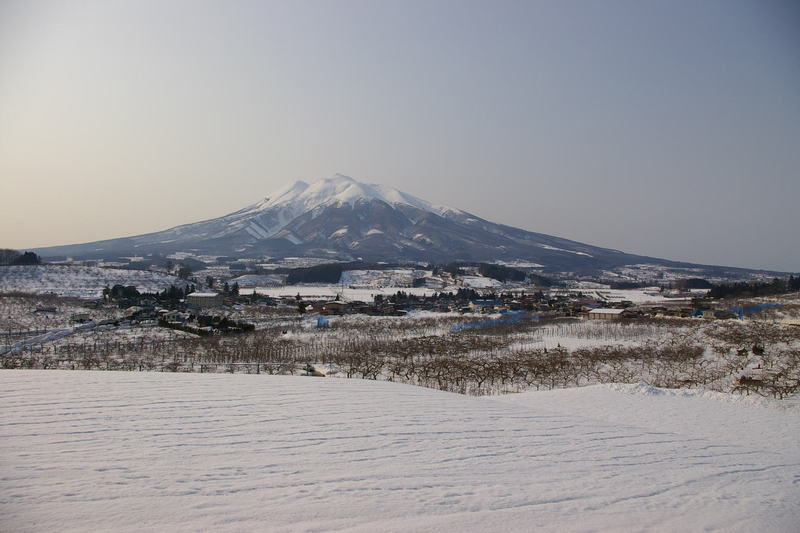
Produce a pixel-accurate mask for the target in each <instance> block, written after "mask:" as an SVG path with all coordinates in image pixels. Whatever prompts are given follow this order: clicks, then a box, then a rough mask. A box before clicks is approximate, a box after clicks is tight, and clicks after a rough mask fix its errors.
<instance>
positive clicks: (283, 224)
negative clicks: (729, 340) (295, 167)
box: [37, 174, 694, 272]
mask: <svg viewBox="0 0 800 533" xmlns="http://www.w3.org/2000/svg"><path fill="white" fill-rule="evenodd" d="M37 252H38V253H40V254H41V255H43V256H44V257H45V258H47V257H54V256H71V257H74V258H105V259H109V258H113V257H119V256H126V255H147V254H156V255H159V254H161V255H166V254H169V253H175V252H187V253H192V254H196V255H220V256H232V257H264V256H269V257H273V258H274V257H278V258H279V257H284V256H314V257H329V258H332V259H345V260H351V259H357V258H361V259H364V260H369V261H405V260H407V261H437V262H441V261H454V260H467V261H498V260H524V261H531V262H535V263H538V264H541V265H543V267H544V268H545V269H546V270H549V271H575V272H593V271H598V270H602V269H610V268H615V267H619V266H624V265H629V264H640V263H649V264H657V265H664V266H672V267H691V266H694V265H689V264H685V263H676V262H671V261H666V260H662V259H655V258H650V257H643V256H637V255H632V254H626V253H623V252H620V251H618V250H611V249H607V248H600V247H596V246H590V245H588V244H583V243H579V242H575V241H570V240H567V239H561V238H558V237H553V236H550V235H544V234H541V233H534V232H530V231H525V230H522V229H518V228H513V227H510V226H505V225H501V224H495V223H493V222H490V221H488V220H484V219H482V218H480V217H477V216H475V215H472V214H470V213H467V212H465V211H462V210H459V209H454V208H450V207H446V206H441V205H434V204H432V203H430V202H427V201H425V200H422V199H420V198H416V197H414V196H412V195H410V194H407V193H404V192H401V191H399V190H397V189H393V188H391V187H386V186H383V185H375V184H364V183H360V182H358V181H356V180H354V179H353V178H350V177H348V176H343V175H339V174H337V175H335V176H333V177H331V178H327V179H322V180H319V181H316V182H314V183H311V184H309V183H306V182H304V181H297V182H295V183H293V184H291V185H289V186H287V187H285V188H283V189H281V190H279V191H276V192H275V193H274V194H272V195H270V196H268V197H266V198H264V199H263V200H261V201H260V202H257V203H254V204H252V205H250V206H247V207H245V208H244V209H241V210H239V211H236V212H234V213H231V214H229V215H225V216H223V217H219V218H215V219H211V220H206V221H202V222H197V223H194V224H186V225H183V226H177V227H175V228H171V229H168V230H165V231H160V232H156V233H150V234H146V235H139V236H135V237H127V238H121V239H109V240H104V241H96V242H91V243H86V244H79V245H70V246H55V247H49V248H40V249H38V250H37Z"/></svg>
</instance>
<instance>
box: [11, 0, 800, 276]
mask: <svg viewBox="0 0 800 533" xmlns="http://www.w3.org/2000/svg"><path fill="white" fill-rule="evenodd" d="M337 172H339V173H342V174H347V175H350V176H352V177H354V178H356V179H357V180H359V181H364V182H368V183H383V184H385V185H389V186H393V187H396V188H398V189H401V190H403V191H406V192H409V193H411V194H413V195H416V196H419V197H422V198H424V199H426V200H429V201H432V202H434V203H440V204H446V205H450V206H453V207H457V208H460V209H464V210H466V211H470V212H472V213H474V214H476V215H478V216H481V217H483V218H486V219H489V220H492V221H494V222H500V223H505V224H509V225H513V226H517V227H520V228H524V229H528V230H531V231H537V232H542V233H548V234H551V235H557V236H560V237H566V238H570V239H574V240H578V241H581V242H585V243H588V244H593V245H598V246H607V247H610V248H616V249H620V250H624V251H626V252H630V253H638V254H645V255H652V256H657V257H663V258H667V259H673V260H685V261H692V262H698V263H706V264H722V265H729V266H740V267H753V268H768V269H777V270H785V271H800V236H799V235H800V231H798V226H800V214H799V213H800V201H799V200H800V4H798V3H797V2H793V1H764V0H760V1H748V2H742V1H736V0H721V1H712V0H702V1H698V0H691V1H686V2H683V1H675V0H669V1H666V0H664V1H647V0H631V1H612V0H602V1H600V0H597V1H594V0H591V1H590V0H584V1H577V0H566V1H561V0H557V1H556V0H554V1H547V2H538V1H513V2H512V1H509V2H498V1H489V0H486V1H482V2H469V1H453V2H451V1H438V0H426V1H418V2H417V1H410V0H403V1H398V2H389V1H379V0H367V1H344V0H342V1H332V0H327V1H314V2H311V1H305V2H301V1H286V2H268V1H253V2H248V1H226V2H220V1H207V2H205V1H199V0H190V1H165V0H157V1H142V0H136V1H120V0H111V1H108V0H102V1H79V0H71V1H60V0H59V1H52V2H39V1H32V0H23V1H19V2H17V1H10V0H0V198H2V200H3V202H2V205H3V208H2V210H0V248H2V247H12V248H18V249H25V248H31V247H35V246H46V245H56V244H72V243H78V242H86V241H91V240H97V239H103V238H113V237H122V236H128V235H136V234H140V233H147V232H152V231H158V230H162V229H166V228H169V227H172V226H175V225H178V224H183V223H188V222H194V221H198V220H203V219H207V218H213V217H216V216H221V215H224V214H227V213H229V212H231V211H235V210H237V209H239V208H241V207H244V206H245V205H248V204H251V203H254V202H256V201H258V200H259V199H261V198H262V197H263V196H265V195H268V194H269V193H270V192H272V191H273V190H275V189H277V188H279V187H281V186H283V185H284V184H286V183H287V182H291V181H294V180H297V179H303V180H306V181H313V180H315V179H319V178H323V177H329V176H331V175H333V174H334V173H337Z"/></svg>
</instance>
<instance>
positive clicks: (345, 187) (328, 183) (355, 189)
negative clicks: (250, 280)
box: [244, 174, 458, 215]
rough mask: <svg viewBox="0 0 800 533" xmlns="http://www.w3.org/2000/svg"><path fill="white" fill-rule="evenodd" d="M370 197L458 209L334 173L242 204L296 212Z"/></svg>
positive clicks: (421, 206) (440, 211)
mask: <svg viewBox="0 0 800 533" xmlns="http://www.w3.org/2000/svg"><path fill="white" fill-rule="evenodd" d="M372 200H379V201H382V202H385V203H387V204H389V205H392V206H393V205H409V206H412V207H416V208H417V209H422V210H424V211H429V212H431V213H435V214H437V215H442V214H444V213H446V212H448V211H454V212H457V211H458V210H457V209H452V208H450V207H445V206H438V205H433V204H431V203H430V202H426V201H425V200H422V199H420V198H417V197H415V196H412V195H410V194H407V193H404V192H402V191H399V190H397V189H394V188H392V187H387V186H385V185H378V184H367V183H359V182H358V181H356V180H354V179H353V178H351V177H350V176H345V175H342V174H335V175H334V176H333V177H331V178H326V179H321V180H319V181H315V182H314V183H312V184H311V185H309V184H308V183H306V182H304V181H296V182H295V183H293V184H292V185H290V186H288V187H285V188H283V189H281V190H279V191H277V192H276V193H275V194H272V195H270V196H268V197H267V198H264V200H263V201H261V202H259V203H257V204H253V205H252V206H250V207H248V208H245V210H244V212H246V213H254V212H258V211H264V210H268V209H275V208H281V209H288V210H289V211H291V212H294V213H297V214H300V213H303V212H306V211H311V210H313V209H316V208H318V207H321V206H326V205H342V204H349V205H353V204H355V203H356V202H360V201H366V202H368V201H372Z"/></svg>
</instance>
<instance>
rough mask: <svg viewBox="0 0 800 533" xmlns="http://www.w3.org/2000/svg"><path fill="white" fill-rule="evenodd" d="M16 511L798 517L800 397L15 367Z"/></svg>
mask: <svg viewBox="0 0 800 533" xmlns="http://www.w3.org/2000/svg"><path fill="white" fill-rule="evenodd" d="M0 400H1V401H2V404H3V409H2V410H0V435H2V438H0V530H3V531H15V532H25V531H53V530H58V531H254V530H259V531H264V530H270V531H321V530H339V531H341V530H347V531H370V532H372V531H437V532H442V531H459V532H461V531H532V530H539V531H726V532H727V531H747V532H752V531H760V532H761V531H777V532H783V531H786V532H789V531H797V517H798V516H800V484H798V479H800V447H798V446H797V445H796V436H797V435H798V430H800V412H799V411H798V410H797V409H792V408H784V409H780V408H775V407H771V405H773V403H774V402H762V403H763V405H753V404H751V403H748V402H747V399H746V398H742V399H740V400H738V401H737V402H736V403H730V402H723V401H720V400H719V398H718V397H716V396H714V395H703V394H698V393H694V394H688V393H687V394H674V393H671V392H669V391H659V390H658V389H652V388H647V387H641V386H640V387H638V388H637V387H636V386H626V387H616V388H615V387H614V386H598V387H589V388H585V389H572V390H562V391H553V392H547V393H526V394H520V395H516V396H510V397H501V398H498V397H483V398H474V397H466V396H459V395H455V394H449V393H444V392H439V391H434V390H430V389H422V388H416V387H412V386H406V385H400V384H395V383H388V382H375V381H360V380H345V379H324V378H301V377H279V376H264V375H208V374H205V375H197V374H171V373H170V374H159V373H136V372H127V373H115V372H79V371H76V372H59V371H7V370H6V371H0Z"/></svg>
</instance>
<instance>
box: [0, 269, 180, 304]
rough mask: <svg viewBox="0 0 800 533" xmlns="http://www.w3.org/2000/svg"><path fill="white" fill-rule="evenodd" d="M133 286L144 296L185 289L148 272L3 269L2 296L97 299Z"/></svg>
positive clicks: (176, 281) (0, 278) (172, 278)
mask: <svg viewBox="0 0 800 533" xmlns="http://www.w3.org/2000/svg"><path fill="white" fill-rule="evenodd" d="M114 285H125V286H129V285H133V286H135V287H136V288H137V289H138V290H139V291H140V292H159V291H162V290H164V289H166V288H168V287H170V286H171V285H174V286H176V287H185V286H186V285H187V282H186V281H185V280H182V279H180V278H176V277H175V276H170V275H168V274H163V273H161V272H150V271H147V270H123V269H118V268H98V267H87V266H66V265H26V266H0V293H3V292H25V293H31V294H56V295H58V296H75V297H78V298H97V297H99V296H101V295H102V293H103V288H104V287H105V286H109V287H113V286H114Z"/></svg>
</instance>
